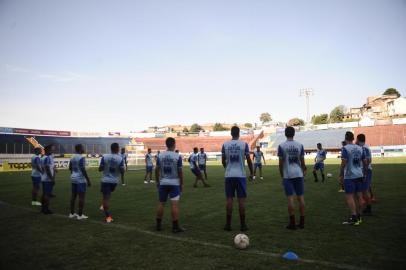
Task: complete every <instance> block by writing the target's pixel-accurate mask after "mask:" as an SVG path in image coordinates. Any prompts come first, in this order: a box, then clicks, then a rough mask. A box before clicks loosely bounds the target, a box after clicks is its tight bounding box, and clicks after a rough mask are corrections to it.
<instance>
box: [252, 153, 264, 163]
mask: <svg viewBox="0 0 406 270" xmlns="http://www.w3.org/2000/svg"><path fill="white" fill-rule="evenodd" d="M263 155H264V153H262V151H254V162H255V164H261V163H262V156H263Z"/></svg>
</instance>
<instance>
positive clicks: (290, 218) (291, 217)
mask: <svg viewBox="0 0 406 270" xmlns="http://www.w3.org/2000/svg"><path fill="white" fill-rule="evenodd" d="M289 226H296V223H295V215H291V216H289Z"/></svg>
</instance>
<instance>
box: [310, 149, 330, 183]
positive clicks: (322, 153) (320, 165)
mask: <svg viewBox="0 0 406 270" xmlns="http://www.w3.org/2000/svg"><path fill="white" fill-rule="evenodd" d="M326 156H327V151H326V150H324V149H323V146H322V145H321V143H318V144H317V155H316V158H315V159H314V161H315V162H316V163H315V164H314V167H313V176H314V182H319V179H318V177H317V171H318V170H320V173H321V179H322V183H324V180H325V176H324V160H326Z"/></svg>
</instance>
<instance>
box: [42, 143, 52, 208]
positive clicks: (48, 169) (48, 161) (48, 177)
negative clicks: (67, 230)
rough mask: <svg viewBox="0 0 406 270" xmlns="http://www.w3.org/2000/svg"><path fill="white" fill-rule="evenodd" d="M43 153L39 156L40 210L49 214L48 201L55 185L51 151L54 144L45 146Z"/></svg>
mask: <svg viewBox="0 0 406 270" xmlns="http://www.w3.org/2000/svg"><path fill="white" fill-rule="evenodd" d="M44 151H45V155H44V156H43V157H42V158H41V166H42V174H41V183H42V206H41V212H42V213H44V214H46V215H49V214H53V212H52V211H51V210H50V209H49V201H50V198H51V197H52V191H53V189H54V185H55V162H54V157H53V156H52V153H53V151H54V146H53V145H52V144H50V145H47V146H45V148H44Z"/></svg>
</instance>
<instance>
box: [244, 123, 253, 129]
mask: <svg viewBox="0 0 406 270" xmlns="http://www.w3.org/2000/svg"><path fill="white" fill-rule="evenodd" d="M244 127H246V128H252V124H251V123H245V124H244Z"/></svg>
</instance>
